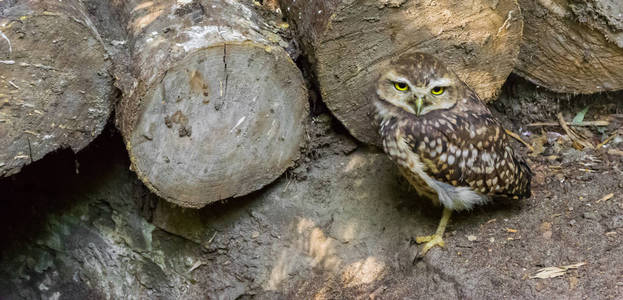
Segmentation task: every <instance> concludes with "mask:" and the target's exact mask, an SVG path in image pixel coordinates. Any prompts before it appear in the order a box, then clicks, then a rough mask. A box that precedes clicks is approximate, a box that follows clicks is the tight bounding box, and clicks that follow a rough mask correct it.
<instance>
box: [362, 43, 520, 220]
mask: <svg viewBox="0 0 623 300" xmlns="http://www.w3.org/2000/svg"><path fill="white" fill-rule="evenodd" d="M375 95H376V97H375V99H374V104H375V106H376V109H377V113H376V120H377V122H378V123H379V133H380V135H381V137H382V143H383V148H384V150H385V152H386V153H387V154H388V155H389V157H390V158H391V159H392V160H394V161H395V162H396V163H397V164H398V166H399V168H400V171H401V173H402V174H403V175H404V176H405V177H406V178H407V179H408V181H409V182H410V183H411V185H413V186H414V187H415V189H416V190H417V191H418V192H419V193H420V194H421V195H424V196H426V197H428V198H431V199H432V200H433V201H435V202H439V203H440V204H442V205H443V206H444V207H445V208H446V209H449V210H462V209H470V208H472V207H473V206H474V205H476V204H482V203H486V202H488V201H489V200H491V199H492V198H496V197H509V198H523V197H527V196H529V195H530V178H531V172H530V169H529V168H528V165H527V164H526V163H525V161H524V160H523V159H522V158H521V157H519V156H518V155H516V154H515V153H514V151H513V149H512V148H511V146H510V143H509V138H508V136H507V134H506V132H505V130H504V129H503V128H502V126H501V125H500V123H499V122H498V121H497V120H496V119H495V118H494V117H493V116H492V115H491V113H490V111H489V110H488V108H487V107H486V106H485V105H484V103H483V102H482V101H481V100H480V99H479V98H478V96H477V95H476V94H475V93H474V92H473V91H472V90H471V89H470V88H469V87H468V86H467V85H466V84H465V83H463V82H462V81H461V80H460V79H459V78H458V77H457V76H456V75H455V74H454V73H453V72H451V71H449V70H448V69H447V68H446V67H445V66H444V65H443V64H442V63H441V62H440V61H439V60H437V59H436V58H434V57H433V56H431V55H428V54H424V53H415V54H408V55H403V56H401V57H399V58H398V59H396V60H393V61H391V63H390V64H389V66H388V67H387V68H386V70H385V71H384V72H383V73H382V75H381V76H380V78H379V80H378V83H377V85H376V93H375ZM444 216H445V214H444ZM448 217H449V214H448ZM444 226H445V225H444Z"/></svg>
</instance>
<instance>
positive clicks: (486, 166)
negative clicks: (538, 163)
mask: <svg viewBox="0 0 623 300" xmlns="http://www.w3.org/2000/svg"><path fill="white" fill-rule="evenodd" d="M411 130H412V131H413V133H416V131H419V132H420V133H421V132H422V131H424V132H426V134H425V135H421V134H420V135H419V136H420V137H422V138H419V139H409V137H416V136H418V134H409V132H407V134H406V139H407V143H408V144H409V145H410V147H411V148H412V149H413V150H414V152H415V153H417V154H418V155H419V158H420V160H421V161H422V163H423V164H424V166H425V167H426V170H425V171H426V173H427V174H428V175H429V176H431V177H432V178H434V179H436V180H438V181H440V182H444V183H447V184H450V185H452V186H456V187H470V188H472V189H473V190H475V191H477V192H479V193H482V194H484V195H490V196H506V197H524V196H529V194H530V177H531V172H530V170H529V168H528V165H527V164H526V163H525V161H523V159H521V158H520V157H518V156H517V155H515V153H514V151H513V149H512V148H511V146H510V144H509V138H508V136H507V135H506V133H505V131H504V129H503V128H502V126H501V125H500V124H499V122H498V121H497V120H495V119H494V118H493V116H492V115H491V114H490V113H489V112H487V111H480V112H462V113H457V114H442V113H439V114H436V115H435V117H434V118H430V119H429V120H428V121H427V122H424V123H423V124H419V128H415V127H414V126H413V127H411Z"/></svg>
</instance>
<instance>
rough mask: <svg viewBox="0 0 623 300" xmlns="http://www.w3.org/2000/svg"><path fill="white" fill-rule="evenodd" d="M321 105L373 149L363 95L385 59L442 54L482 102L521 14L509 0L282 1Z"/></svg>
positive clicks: (508, 52) (510, 56) (507, 66)
mask: <svg viewBox="0 0 623 300" xmlns="http://www.w3.org/2000/svg"><path fill="white" fill-rule="evenodd" d="M280 3H281V10H282V11H283V12H284V13H285V14H286V15H287V16H288V19H289V21H290V22H291V23H292V24H293V26H294V28H295V30H296V32H297V33H298V36H299V38H300V41H301V44H302V45H303V48H304V50H305V52H306V53H307V55H308V57H309V58H310V60H311V64H312V66H313V68H314V71H315V74H316V76H317V81H318V84H319V87H320V92H321V96H322V98H323V100H324V102H325V103H326V104H327V106H328V108H329V109H330V110H331V111H332V112H333V114H334V115H335V116H337V118H338V119H339V120H340V121H341V122H342V123H343V124H344V125H345V127H346V128H347V129H348V130H349V131H350V132H351V133H352V134H353V135H354V136H355V137H356V138H357V139H359V140H360V141H363V142H367V143H373V144H378V135H377V133H376V130H375V129H374V128H373V126H372V120H371V107H370V104H369V102H370V101H369V99H368V96H369V92H370V90H371V87H372V86H373V85H374V82H375V81H376V80H377V77H378V75H379V74H378V71H379V69H381V68H382V66H383V65H384V63H385V62H387V60H388V59H389V58H391V57H394V56H396V55H399V54H401V53H404V52H407V51H424V52H428V53H431V54H434V55H437V56H439V57H441V58H442V59H443V60H444V61H445V62H446V63H447V64H448V66H449V67H450V68H452V69H453V70H454V71H455V72H456V73H457V74H458V75H459V77H460V78H461V79H463V80H464V81H465V82H466V83H467V84H469V85H470V86H471V87H472V88H473V89H474V90H475V91H476V92H477V93H478V94H479V95H480V97H482V98H483V99H484V100H489V99H492V98H494V97H495V96H496V95H497V94H498V92H499V90H500V87H501V86H502V84H503V83H504V81H505V79H506V77H507V76H508V74H509V73H510V72H511V70H512V68H513V66H514V65H515V62H516V58H517V55H518V53H519V43H520V41H521V32H522V19H521V12H520V9H519V7H518V5H517V2H516V1H515V0H500V1H497V0H496V1H493V0H476V1H461V0H447V1H426V2H423V1H406V0H356V1H347V0H332V1H328V0H314V1H296V0H281V1H280Z"/></svg>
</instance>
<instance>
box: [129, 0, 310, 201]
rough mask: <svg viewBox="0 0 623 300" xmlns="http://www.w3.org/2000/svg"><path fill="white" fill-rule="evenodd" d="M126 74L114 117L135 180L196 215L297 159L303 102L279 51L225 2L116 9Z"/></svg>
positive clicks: (249, 15) (250, 18)
mask: <svg viewBox="0 0 623 300" xmlns="http://www.w3.org/2000/svg"><path fill="white" fill-rule="evenodd" d="M119 7H120V8H121V10H122V13H121V15H122V18H124V19H125V21H126V22H127V24H128V26H127V29H128V32H129V45H130V52H131V53H130V57H131V58H132V65H131V73H132V77H134V78H135V79H136V82H135V83H134V84H131V85H129V86H131V87H132V88H131V89H129V90H124V94H125V95H124V97H123V100H122V101H121V103H120V105H119V107H118V111H119V115H118V118H117V122H118V126H119V127H120V129H121V131H122V134H123V136H124V139H125V143H126V147H127V149H128V152H129V154H130V159H131V161H132V168H133V170H134V171H135V172H136V173H137V175H138V177H139V178H140V179H141V180H142V181H143V182H144V183H145V184H146V185H147V186H148V187H149V188H150V189H151V190H152V191H153V192H154V193H156V194H157V195H159V196H160V197H162V198H164V199H166V200H168V201H170V202H173V203H175V204H178V205H180V206H184V207H192V208H200V207H203V206H205V205H206V204H208V203H211V202H214V201H218V200H221V199H225V198H229V197H236V196H242V195H245V194H248V193H250V192H253V191H255V190H258V189H260V188H261V187H263V186H265V185H266V184H268V183H270V182H272V181H273V180H274V179H276V178H277V177H279V176H280V175H281V174H282V173H283V172H284V171H285V170H286V168H287V167H289V166H291V165H292V164H293V161H294V160H295V159H296V158H298V156H299V153H300V147H301V146H302V145H303V143H304V141H305V139H304V137H305V131H306V130H305V127H306V126H305V125H306V124H307V115H308V110H309V109H308V102H307V90H306V88H305V85H304V81H303V78H302V75H301V73H300V71H299V70H298V68H297V67H296V65H295V64H294V62H293V61H292V60H291V59H290V58H289V56H288V55H287V53H286V52H285V51H284V50H283V48H282V47H281V46H280V45H279V43H281V44H284V43H283V42H282V41H281V40H280V38H279V37H278V36H277V35H276V34H274V33H273V32H271V31H269V30H267V29H265V27H264V24H263V21H262V20H261V19H260V18H259V16H258V15H257V14H256V13H255V12H254V11H252V10H251V9H249V8H248V7H247V6H245V5H243V4H241V3H238V2H236V1H231V0H216V1H203V0H195V1H187V0H178V1H172V0H158V1H143V0H135V1H125V2H120V3H119Z"/></svg>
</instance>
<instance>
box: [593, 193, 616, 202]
mask: <svg viewBox="0 0 623 300" xmlns="http://www.w3.org/2000/svg"><path fill="white" fill-rule="evenodd" d="M612 197H614V193H610V194H608V195H605V196H603V197H601V199H599V200H597V202H595V203H599V202H601V201H608V200H610V199H612Z"/></svg>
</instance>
